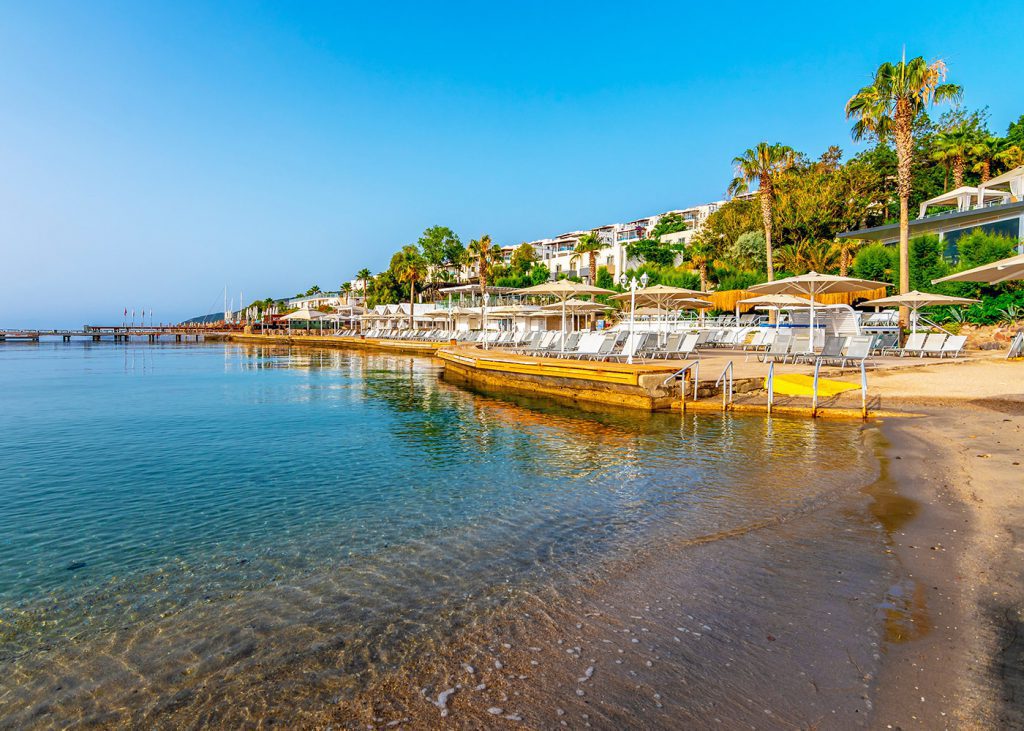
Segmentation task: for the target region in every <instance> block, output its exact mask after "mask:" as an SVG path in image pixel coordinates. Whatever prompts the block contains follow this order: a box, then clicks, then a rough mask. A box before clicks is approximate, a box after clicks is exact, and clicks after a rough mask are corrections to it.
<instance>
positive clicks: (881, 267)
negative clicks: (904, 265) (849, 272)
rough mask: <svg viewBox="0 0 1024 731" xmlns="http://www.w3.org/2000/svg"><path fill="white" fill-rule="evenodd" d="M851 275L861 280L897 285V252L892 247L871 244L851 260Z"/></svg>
mask: <svg viewBox="0 0 1024 731" xmlns="http://www.w3.org/2000/svg"><path fill="white" fill-rule="evenodd" d="M853 273H854V274H856V275H857V276H858V277H860V278H861V279H872V280H875V281H878V282H890V283H892V284H898V283H899V251H898V250H897V249H896V247H894V246H886V245H885V244H871V245H869V246H865V247H864V248H863V249H861V250H860V251H858V252H857V256H855V257H854V258H853Z"/></svg>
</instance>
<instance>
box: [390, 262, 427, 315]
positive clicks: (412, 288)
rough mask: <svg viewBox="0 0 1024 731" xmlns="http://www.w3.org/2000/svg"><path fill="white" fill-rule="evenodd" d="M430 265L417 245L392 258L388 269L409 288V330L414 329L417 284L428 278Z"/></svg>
mask: <svg viewBox="0 0 1024 731" xmlns="http://www.w3.org/2000/svg"><path fill="white" fill-rule="evenodd" d="M428 266H429V265H428V263H427V260H426V258H425V257H424V256H423V254H422V252H420V250H419V247H417V246H416V245H415V244H407V245H406V246H403V247H402V248H401V249H400V250H399V251H397V252H395V255H394V256H392V257H391V265H390V266H389V267H388V268H389V269H390V270H391V271H392V272H394V275H395V279H397V280H398V281H399V282H401V283H403V284H406V285H408V287H409V329H410V330H411V329H413V327H414V325H413V310H415V309H416V306H415V303H416V282H421V281H423V280H424V279H425V278H426V276H427V270H428Z"/></svg>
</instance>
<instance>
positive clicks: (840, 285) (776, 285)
mask: <svg viewBox="0 0 1024 731" xmlns="http://www.w3.org/2000/svg"><path fill="white" fill-rule="evenodd" d="M889 286H891V285H890V284H888V283H887V282H874V281H872V280H870V279H857V278H856V277H841V276H839V275H836V274H818V272H807V274H798V275H797V276H795V277H786V278H785V279H776V280H775V281H774V282H763V283H762V284H755V285H752V286H750V287H748V288H747V289H749V290H750V291H751V292H758V293H761V294H804V295H807V296H808V297H809V301H808V306H809V307H810V309H811V314H810V339H809V343H810V349H811V350H812V351H813V350H814V298H815V297H816V296H818V295H821V294H830V293H835V292H860V291H863V290H868V289H879V288H882V287H889Z"/></svg>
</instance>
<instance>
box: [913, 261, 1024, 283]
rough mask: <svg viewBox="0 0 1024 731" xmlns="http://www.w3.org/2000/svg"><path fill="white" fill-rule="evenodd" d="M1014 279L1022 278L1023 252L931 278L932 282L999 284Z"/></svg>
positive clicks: (1023, 267) (1023, 274)
mask: <svg viewBox="0 0 1024 731" xmlns="http://www.w3.org/2000/svg"><path fill="white" fill-rule="evenodd" d="M1015 279H1024V254H1018V255H1017V256H1011V257H1009V258H1007V259H1000V260H999V261H994V262H992V263H991V264H983V265H982V266H980V267H974V269H968V270H967V271H965V272H958V273H956V274H950V275H949V276H948V277H941V278H940V279H933V280H932V284H938V283H939V282H985V283H987V284H999V283H1000V282H1009V281H1012V280H1015Z"/></svg>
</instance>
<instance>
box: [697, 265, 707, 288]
mask: <svg viewBox="0 0 1024 731" xmlns="http://www.w3.org/2000/svg"><path fill="white" fill-rule="evenodd" d="M697 273H698V274H700V291H701V292H707V291H708V265H707V264H701V265H700V266H699V267H697Z"/></svg>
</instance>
